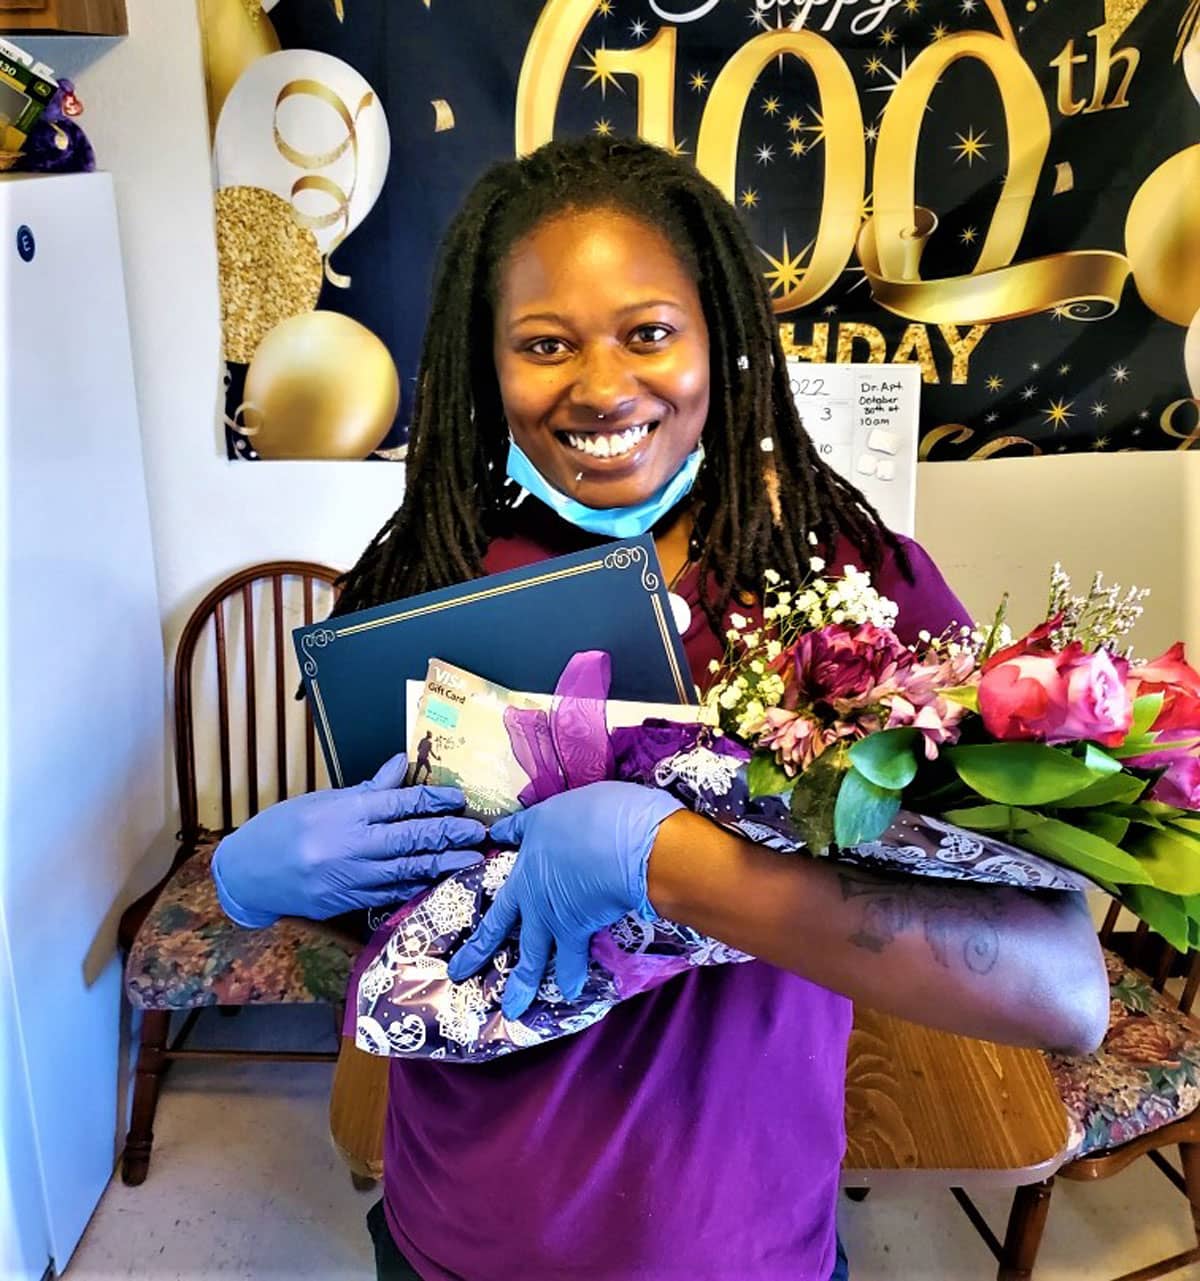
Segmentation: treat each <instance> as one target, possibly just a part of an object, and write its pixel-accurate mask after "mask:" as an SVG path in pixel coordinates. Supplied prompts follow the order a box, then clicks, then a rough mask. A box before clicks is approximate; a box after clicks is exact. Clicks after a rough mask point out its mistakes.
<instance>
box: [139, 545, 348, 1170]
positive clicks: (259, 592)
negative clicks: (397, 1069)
mask: <svg viewBox="0 0 1200 1281" xmlns="http://www.w3.org/2000/svg"><path fill="white" fill-rule="evenodd" d="M335 577H336V571H335V570H332V569H330V568H328V567H327V566H324V565H317V564H311V563H308V562H301V561H275V562H271V563H269V564H261V565H252V566H250V567H249V568H247V569H244V570H242V571H240V572H239V573H236V574H233V575H231V576H230V577H229V578H227V579H225V581H224V582H222V583H220V584H218V586H216V587H215V588H213V590H212V591H211V592H209V593H208V595H207V596H206V597H205V598H204V599H203V600H202V601H201V602H200V604H199V605H198V606H197V607H196V609H195V611H194V612H193V613H192V615H191V617H190V618H189V619H188V622H187V625H186V626H185V627H184V630H183V634H182V636H181V638H180V641H179V648H178V652H177V654H176V658H175V771H176V777H177V781H178V787H179V810H180V831H179V847H178V851H177V853H176V855H175V858H174V861H173V862H172V865H171V868H170V871H169V872H168V873H167V875H166V876H165V877H164V878H163V879H162V880H161V881H160V882H159V883H158V884H157V885H156V886H155V887H154V888H153V889H152V890H150V891H149V892H148V893H147V894H145V895H143V896H142V897H141V898H140V899H138V900H137V902H135V903H134V904H132V905H131V906H130V907H129V908H128V909H127V910H126V912H125V913H124V915H123V917H122V919H121V924H120V928H119V939H120V942H121V946H122V948H123V949H124V950H125V951H126V953H127V960H126V967H125V991H126V994H127V996H128V998H129V1000H130V1002H131V1003H132V1004H133V1005H135V1006H138V1007H140V1008H141V1009H142V1010H143V1012H144V1013H143V1020H142V1030H141V1042H140V1046H139V1049H138V1058H137V1069H136V1075H135V1084H134V1096H133V1115H132V1121H131V1124H130V1127H129V1133H128V1136H127V1138H126V1142H125V1151H124V1156H123V1160H122V1166H121V1175H122V1178H123V1179H124V1181H125V1182H126V1183H127V1184H131V1185H136V1184H140V1183H142V1182H143V1181H144V1180H145V1178H146V1174H147V1171H148V1168H149V1163H150V1152H151V1148H152V1145H153V1142H154V1113H155V1109H156V1107H157V1103H158V1094H159V1088H160V1086H161V1084H162V1081H163V1077H164V1076H165V1074H166V1071H167V1068H168V1067H169V1066H170V1064H171V1063H172V1062H174V1061H175V1060H178V1059H189V1058H190V1059H200V1058H204V1059H235V1060H236V1059H242V1060H247V1059H260V1060H261V1059H267V1060H273V1061H283V1062H329V1061H333V1060H335V1059H336V1058H337V1054H336V1053H335V1052H333V1051H265V1050H232V1049H231V1050H219V1049H187V1048H185V1047H184V1043H185V1041H186V1040H187V1037H188V1035H189V1033H190V1032H191V1030H192V1028H193V1027H194V1025H195V1023H196V1020H197V1019H198V1018H199V1016H200V1013H201V1011H202V1010H203V1009H205V1008H206V1007H209V1006H218V1007H221V1010H222V1012H223V1013H236V1012H237V1010H238V1009H239V1008H240V1007H242V1006H244V1005H254V1004H292V1003H315V1002H323V1003H328V1004H330V1005H332V1006H333V1007H334V1010H335V1018H336V1019H337V1027H338V1031H339V1032H340V1024H341V1004H342V1002H343V1001H344V999H345V991H346V983H347V979H348V977H349V972H350V968H351V966H352V964H353V961H354V958H355V956H356V955H357V954H358V952H359V950H360V948H361V936H360V933H359V931H358V930H357V929H356V928H355V926H356V924H357V923H356V922H353V921H351V919H350V918H339V919H338V920H336V921H330V922H320V923H318V922H315V921H307V920H300V919H297V918H285V919H283V920H281V921H278V922H277V923H276V924H275V925H273V926H270V927H269V928H267V929H263V930H243V929H240V928H239V927H238V926H236V925H234V924H233V923H232V922H230V921H229V920H228V918H227V917H226V916H225V914H224V913H223V912H222V910H221V907H220V905H219V903H218V901H217V897H216V892H215V890H214V888H213V884H212V877H211V875H210V873H209V864H210V863H211V861H212V855H213V852H214V850H215V848H216V844H217V842H218V841H219V840H220V839H221V837H222V836H223V835H225V834H226V833H228V832H231V831H232V830H233V829H234V827H235V826H236V823H235V817H236V816H237V815H238V814H239V813H240V814H243V815H244V817H250V816H252V815H254V814H256V813H257V812H258V810H259V807H260V799H261V797H262V795H263V792H264V790H266V788H264V787H262V786H260V779H265V780H266V782H267V784H268V785H269V784H270V782H271V780H270V775H271V774H272V773H273V774H274V780H273V782H274V786H273V789H272V790H273V792H274V799H279V800H282V799H283V798H284V797H286V796H287V795H288V794H289V790H291V791H292V792H297V791H312V790H313V789H314V788H315V787H316V786H317V781H318V776H317V763H318V762H317V754H316V743H315V736H314V732H313V723H312V717H311V714H310V712H309V710H308V706H307V703H303V704H301V703H299V702H297V701H296V699H295V693H296V690H297V688H298V685H299V674H298V668H297V664H296V660H295V656H294V651H293V649H292V645H291V635H290V633H291V629H292V627H294V626H298V625H299V624H300V623H301V622H305V623H309V622H312V621H313V619H314V617H316V616H317V607H318V603H319V605H320V609H321V613H322V615H323V614H324V613H327V612H328V606H329V604H330V603H331V601H332V588H331V585H332V583H333V580H334V578H335ZM317 593H320V594H321V596H322V597H325V598H328V599H322V600H321V601H320V602H318V601H317V599H316V596H317ZM297 597H299V601H298V602H297V599H296V598H297ZM210 632H211V634H212V637H213V643H214V649H213V651H212V652H211V653H212V657H213V659H214V660H215V669H214V668H209V667H207V666H206V664H205V662H204V661H202V660H204V659H205V658H206V654H205V651H204V650H202V649H201V645H200V642H201V641H202V640H203V638H204V637H205V636H206V635H207V634H208V633H210ZM238 632H240V636H239V635H238ZM239 667H240V669H241V679H240V681H234V682H231V671H232V673H233V675H234V676H236V675H237V669H238V668H239ZM200 669H203V670H200ZM260 672H264V673H265V678H264V679H263V680H262V682H261V684H260V681H259V674H260ZM198 676H206V677H208V684H209V685H210V686H211V685H212V684H215V698H212V699H206V700H205V702H206V703H207V702H211V703H213V704H214V706H212V707H211V709H210V708H209V707H207V706H206V707H205V708H204V712H203V714H201V715H199V716H198V715H197V712H196V708H197V699H196V697H195V694H194V687H195V686H196V684H197V678H198ZM231 683H234V684H240V689H241V695H242V697H241V702H240V707H239V706H238V705H235V703H234V700H233V697H232V696H231V692H230V686H231ZM272 695H273V697H272ZM262 707H269V708H270V709H271V711H270V715H269V717H266V718H265V719H268V720H269V726H268V728H267V732H266V734H264V736H263V741H262V742H261V744H260V740H259V719H260V708H262ZM239 710H240V714H241V715H240V720H241V722H242V726H244V731H243V732H244V737H243V733H239V732H238V730H239V726H238V720H239V717H238V715H237V713H238V712H239ZM198 728H204V729H207V730H208V731H209V733H208V735H207V737H206V738H205V739H204V740H203V742H204V746H205V747H214V746H215V749H216V750H215V751H214V752H210V753H209V754H208V756H207V757H206V758H205V762H204V763H205V764H209V763H211V764H212V766H213V767H214V769H215V772H216V773H217V780H216V781H215V785H214V790H215V791H216V792H218V793H219V796H217V797H215V798H213V797H211V796H207V797H206V799H207V800H208V802H209V808H210V809H211V811H212V813H213V819H214V821H213V822H212V823H210V824H208V825H206V824H205V823H204V822H202V820H201V794H200V792H201V789H200V788H199V787H198V784H197V779H198V769H199V767H200V764H201V762H200V761H199V760H198V754H197V745H198V737H199V736H198V734H197V729H198ZM272 729H273V737H274V743H273V744H272V743H271V742H270V738H271V732H272ZM301 737H302V740H303V769H302V770H301V765H300V754H299V751H298V750H296V751H291V750H289V749H290V748H292V747H293V746H294V744H295V742H296V740H297V739H298V738H301ZM260 748H261V750H260ZM239 757H240V760H239V759H238V758H239ZM235 767H236V768H235ZM243 780H244V788H243V786H242V783H243ZM214 800H216V801H218V802H219V805H218V804H213V801H214ZM218 815H219V817H217V816H218ZM180 1010H186V1011H188V1014H187V1017H186V1018H185V1020H184V1021H183V1024H182V1026H181V1027H180V1029H179V1032H178V1034H177V1035H176V1036H175V1037H174V1039H172V1040H171V1041H170V1044H168V1036H169V1030H170V1022H171V1015H172V1013H173V1012H174V1011H180Z"/></svg>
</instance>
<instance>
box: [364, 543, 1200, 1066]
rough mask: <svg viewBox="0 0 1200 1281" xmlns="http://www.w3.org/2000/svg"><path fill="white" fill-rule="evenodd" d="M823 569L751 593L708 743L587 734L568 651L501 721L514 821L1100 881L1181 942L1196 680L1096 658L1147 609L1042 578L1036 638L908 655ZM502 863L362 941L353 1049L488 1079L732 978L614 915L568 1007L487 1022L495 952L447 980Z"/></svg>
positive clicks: (937, 871)
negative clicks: (677, 822)
mask: <svg viewBox="0 0 1200 1281" xmlns="http://www.w3.org/2000/svg"><path fill="white" fill-rule="evenodd" d="M824 569H825V566H824V564H823V562H822V561H821V560H820V559H819V558H815V557H814V559H813V560H812V562H811V574H810V576H809V577H808V578H807V579H806V580H805V581H804V582H803V583H801V584H799V585H797V586H795V587H791V586H789V585H787V584H785V583H783V582H781V581H780V579H779V577H778V576H777V575H774V574H770V575H768V581H767V583H766V585H765V591H764V594H763V608H762V610H761V613H760V616H759V617H758V618H757V619H756V620H755V621H753V622H752V621H751V620H749V619H747V618H743V617H740V616H738V615H736V614H735V615H733V616H732V617H731V620H730V621H731V624H732V626H731V627H730V630H729V633H728V635H727V642H728V644H727V651H726V657H725V660H724V662H721V661H717V662H715V663H714V665H713V670H712V672H711V675H712V677H713V684H712V686H711V688H710V690H709V694H708V699H707V701H708V703H709V705H710V706H709V711H710V712H715V716H716V719H717V720H718V722H719V728H717V727H714V726H713V724H711V723H707V724H704V723H700V721H699V719H697V721H696V722H682V723H681V722H678V721H666V720H662V719H649V720H645V721H643V722H641V723H640V724H632V725H628V724H627V725H624V726H618V727H616V728H612V729H610V728H609V721H610V720H611V718H607V719H606V707H607V704H606V703H605V701H604V695H605V694H606V692H607V671H608V668H607V661H608V660H607V655H604V654H599V653H585V654H580V655H577V656H576V658H575V659H574V660H573V661H572V663H571V664H570V665H569V666H568V669H567V670H566V672H564V674H563V679H562V681H561V682H560V686H559V690H558V694H557V696H556V698H555V699H554V701H553V704H552V705H551V706H550V707H549V708H548V709H547V708H544V707H541V708H539V707H533V706H528V705H527V706H521V707H517V706H509V707H508V708H507V709H506V710H505V711H504V713H503V725H504V731H505V733H506V734H507V740H508V749H507V750H511V754H512V757H513V758H514V760H515V761H516V762H517V763H518V764H519V766H520V767H521V770H522V771H524V775H525V776H527V777H528V779H529V785H528V787H526V788H525V789H524V790H523V791H522V792H521V798H520V803H522V804H531V803H536V801H538V800H541V799H544V798H545V797H546V796H549V795H553V794H554V793H555V792H558V791H561V790H563V789H564V788H568V787H572V786H581V785H584V784H586V783H589V782H594V781H596V779H597V778H600V777H607V778H619V779H624V780H627V781H632V782H638V783H641V784H644V785H649V786H655V787H663V788H668V789H669V790H671V791H672V793H673V794H675V795H676V796H678V797H679V798H680V799H681V800H683V801H684V802H685V803H686V804H688V805H689V806H690V807H691V808H692V809H694V810H695V811H697V812H698V813H701V814H704V815H705V816H707V817H709V818H711V819H712V820H713V821H715V822H717V823H720V824H721V825H723V826H725V827H726V828H728V829H730V830H733V831H735V832H737V833H739V834H740V835H742V836H744V837H746V838H747V839H750V840H753V841H755V842H757V843H760V844H763V845H766V846H768V847H770V848H772V849H775V850H777V851H779V852H781V853H786V854H795V853H801V852H803V853H807V854H809V855H823V856H830V857H835V858H838V859H841V860H845V861H851V862H856V863H860V864H866V865H868V866H873V867H876V868H882V869H885V870H892V871H895V870H900V871H903V872H905V873H908V874H915V875H922V876H937V877H942V878H950V879H960V880H975V881H994V882H1001V883H1008V884H1016V885H1021V886H1024V887H1027V888H1030V889H1035V890H1036V889H1057V890H1063V889H1066V890H1076V891H1078V890H1084V889H1087V888H1089V887H1091V885H1092V884H1098V885H1101V886H1102V887H1103V888H1105V889H1107V890H1109V891H1110V892H1111V893H1113V894H1115V895H1116V896H1117V897H1119V898H1120V899H1121V901H1122V902H1124V903H1125V904H1126V905H1127V906H1129V907H1130V908H1131V909H1132V910H1133V911H1134V912H1136V913H1137V914H1138V915H1139V916H1141V917H1142V918H1143V919H1145V920H1147V921H1148V922H1149V923H1150V924H1151V925H1153V926H1154V928H1156V929H1158V930H1159V931H1160V932H1161V933H1163V934H1164V935H1165V936H1166V937H1167V938H1168V939H1169V940H1170V941H1171V942H1172V943H1174V944H1175V945H1176V946H1178V947H1181V948H1183V947H1186V946H1188V944H1189V942H1190V943H1193V944H1194V943H1195V942H1196V941H1197V939H1198V938H1200V926H1198V922H1200V814H1197V813H1196V812H1195V811H1196V810H1197V809H1200V750H1198V748H1200V675H1198V674H1197V673H1196V672H1195V671H1194V670H1193V669H1192V668H1190V667H1189V666H1188V665H1187V663H1186V662H1185V661H1184V656H1183V651H1182V647H1181V646H1179V645H1176V646H1173V647H1172V648H1171V649H1170V650H1168V651H1167V652H1166V653H1165V654H1164V655H1162V656H1161V657H1160V658H1158V659H1156V660H1155V661H1153V662H1151V663H1137V662H1135V661H1134V660H1133V659H1132V658H1131V656H1130V655H1129V654H1128V653H1126V652H1119V651H1120V649H1121V646H1122V644H1123V641H1124V638H1125V636H1126V635H1127V633H1128V631H1129V629H1130V628H1131V627H1132V625H1133V623H1134V622H1135V621H1136V619H1137V618H1138V617H1139V616H1140V614H1141V612H1142V600H1143V599H1144V597H1145V593H1144V592H1139V591H1136V590H1133V591H1130V592H1128V593H1126V594H1124V595H1122V594H1121V593H1120V591H1119V589H1117V588H1105V587H1104V586H1103V584H1102V582H1101V580H1100V578H1099V577H1097V578H1096V579H1095V580H1094V581H1093V583H1092V585H1091V588H1090V590H1089V591H1088V593H1087V594H1086V595H1085V596H1083V597H1075V596H1073V595H1072V594H1071V585H1070V582H1069V580H1068V579H1067V577H1066V575H1065V574H1063V572H1062V571H1061V569H1059V568H1058V567H1056V568H1055V572H1054V575H1053V577H1052V581H1051V594H1050V603H1049V609H1048V611H1047V614H1048V616H1047V619H1046V621H1045V622H1044V623H1042V624H1041V625H1040V626H1038V627H1036V628H1035V629H1034V630H1033V631H1032V632H1030V633H1029V634H1028V635H1027V636H1025V637H1023V638H1022V639H1021V640H1019V641H1016V642H1014V641H1013V639H1012V637H1011V634H1010V633H1009V631H1008V629H1007V627H1006V625H1005V623H1004V618H1003V614H1004V609H1003V607H1002V608H1001V610H999V611H998V612H997V615H996V618H995V619H994V620H993V622H992V624H991V625H990V626H989V627H987V628H983V629H969V628H968V629H960V630H958V631H957V632H955V633H953V634H947V635H944V636H938V637H934V636H929V635H927V634H924V633H922V634H921V635H920V637H919V639H918V641H917V643H915V644H913V645H905V644H903V643H902V642H901V641H900V639H899V638H898V637H897V635H896V633H895V632H894V631H893V630H892V623H893V622H894V621H895V616H896V606H895V605H894V604H893V603H892V602H890V601H888V600H886V599H885V598H883V597H881V596H880V595H879V594H878V593H877V592H876V591H875V590H874V588H873V587H872V586H871V583H870V579H869V576H868V575H866V574H864V573H862V572H861V571H859V570H857V569H854V568H853V567H850V566H847V567H845V568H844V571H843V574H842V575H841V576H840V577H836V578H834V577H829V576H825V575H824V573H823V571H824ZM712 720H713V716H712V715H709V717H708V721H709V722H711V721H712ZM469 768H476V766H475V765H472V766H470V767H469ZM461 781H462V782H463V784H464V785H467V784H469V782H470V780H469V779H466V778H463V779H462V780H461ZM468 790H469V788H468ZM515 858H516V855H515V852H514V851H511V850H508V851H491V852H490V853H489V855H488V857H487V859H486V861H485V863H484V864H483V865H482V866H481V867H479V868H472V869H468V870H467V871H464V872H459V873H456V874H455V875H454V876H452V877H450V878H447V879H446V880H444V881H443V882H441V883H440V884H439V885H437V886H436V887H434V888H433V889H432V890H430V891H429V892H427V893H426V894H423V895H421V896H419V897H417V898H415V899H413V900H412V901H411V902H409V903H407V904H405V905H404V906H403V907H401V908H400V909H399V910H398V911H396V912H394V913H393V914H392V915H391V916H389V917H388V918H387V919H386V920H385V921H384V923H383V925H382V926H381V928H380V929H379V930H378V931H377V932H376V936H375V939H374V940H373V942H372V945H370V946H369V947H368V948H367V949H366V951H365V952H364V954H363V956H362V958H360V964H359V967H358V969H357V970H356V985H355V988H354V990H355V992H356V997H357V999H356V1002H355V1003H353V1004H351V1005H350V1006H349V1007H348V1019H347V1033H348V1034H350V1032H353V1033H354V1034H355V1035H356V1039H357V1042H358V1044H359V1045H360V1047H361V1048H364V1049H368V1050H370V1051H372V1052H374V1053H377V1054H385V1055H405V1056H418V1057H425V1058H432V1059H446V1060H451V1061H459V1062H474V1061H480V1060H484V1059H489V1058H492V1057H496V1056H497V1055H500V1054H507V1053H512V1052H513V1051H515V1050H519V1049H522V1048H524V1047H526V1046H531V1045H537V1044H541V1043H543V1042H545V1041H547V1040H551V1039H554V1038H556V1037H559V1036H564V1035H570V1034H571V1033H573V1032H577V1031H581V1030H582V1029H584V1028H586V1027H588V1026H591V1025H592V1024H593V1023H595V1022H596V1021H597V1020H598V1019H600V1018H603V1017H604V1015H605V1014H606V1013H607V1012H608V1011H609V1010H610V1009H611V1008H612V1007H613V1005H615V1004H616V1003H617V1002H619V1001H622V1000H625V999H628V998H629V997H630V996H632V995H635V994H636V993H638V992H642V991H645V990H647V989H648V988H652V987H656V986H659V985H660V984H662V983H665V982H667V981H668V980H669V979H671V978H673V977H675V976H676V975H679V974H681V973H685V972H687V971H689V970H691V969H693V968H695V967H697V966H703V965H711V964H728V963H737V962H743V961H747V960H750V959H752V958H750V957H748V956H746V955H745V954H743V953H740V952H736V951H734V950H733V949H731V948H729V947H727V946H725V945H724V944H722V943H720V942H718V941H716V940H713V939H709V938H705V937H704V936H702V935H700V934H699V933H698V932H696V931H695V930H692V929H690V928H688V927H686V926H681V925H678V924H675V923H673V922H669V921H664V920H655V921H645V920H642V919H641V918H638V917H632V916H631V917H626V918H624V919H623V920H621V921H619V922H617V923H616V924H614V925H613V926H611V927H609V928H608V929H607V930H604V931H601V933H600V934H598V935H596V937H595V939H594V940H593V944H592V956H591V961H592V964H591V967H590V970H589V977H588V982H587V985H586V986H585V988H584V991H583V993H582V994H581V996H580V998H579V999H578V1000H577V1001H574V1002H567V1001H565V1000H564V998H563V997H562V994H561V993H560V992H558V991H557V989H556V987H555V984H554V982H553V980H552V979H549V978H548V979H547V980H546V981H545V983H544V984H543V986H542V989H541V991H540V992H539V995H538V999H537V1000H536V1001H535V1002H534V1004H533V1005H532V1006H531V1007H530V1009H529V1011H528V1012H527V1013H526V1014H525V1015H524V1016H523V1017H522V1018H521V1019H520V1020H519V1021H511V1020H506V1019H505V1018H504V1016H503V1014H502V1013H501V1010H500V995H501V993H502V991H503V987H504V983H505V980H506V976H507V974H508V972H509V970H510V969H511V968H512V966H513V964H514V963H515V959H516V954H517V944H516V941H515V939H510V940H509V941H508V942H507V943H506V945H505V946H504V947H503V948H501V949H500V951H499V952H498V953H497V954H496V956H495V958H494V960H493V964H492V967H491V969H490V970H489V971H488V972H486V973H485V974H483V975H477V976H475V977H473V978H471V979H468V980H467V981H466V982H464V983H458V984H455V983H453V982H451V981H450V979H449V977H448V975H447V973H446V962H447V960H448V958H449V956H450V955H452V954H453V952H454V951H455V950H456V948H457V947H458V946H459V945H460V944H461V943H462V941H463V940H464V939H465V937H466V935H467V933H469V932H470V930H472V929H473V928H474V927H475V925H476V924H478V922H479V920H480V918H481V916H482V914H483V913H484V911H486V909H487V906H488V902H489V900H490V899H491V898H492V897H493V896H494V895H495V893H496V892H497V891H498V890H499V888H500V886H501V885H503V883H504V880H505V878H506V877H507V875H508V872H509V871H510V869H511V867H512V865H513V862H514V860H515Z"/></svg>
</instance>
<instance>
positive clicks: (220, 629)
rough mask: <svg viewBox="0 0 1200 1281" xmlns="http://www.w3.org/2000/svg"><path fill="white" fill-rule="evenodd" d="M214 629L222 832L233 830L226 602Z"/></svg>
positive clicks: (219, 607) (215, 615)
mask: <svg viewBox="0 0 1200 1281" xmlns="http://www.w3.org/2000/svg"><path fill="white" fill-rule="evenodd" d="M213 627H214V634H215V637H216V644H217V716H218V718H219V727H220V744H221V831H222V832H229V831H232V830H233V788H232V785H231V782H230V766H229V755H230V752H229V664H228V660H227V657H226V654H225V602H224V601H220V600H219V601H217V603H216V606H215V607H214V609H213Z"/></svg>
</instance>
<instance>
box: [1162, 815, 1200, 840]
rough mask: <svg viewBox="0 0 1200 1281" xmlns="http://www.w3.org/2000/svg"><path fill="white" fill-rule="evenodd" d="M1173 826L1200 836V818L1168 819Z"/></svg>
mask: <svg viewBox="0 0 1200 1281" xmlns="http://www.w3.org/2000/svg"><path fill="white" fill-rule="evenodd" d="M1167 821H1168V822H1169V823H1170V824H1171V826H1172V827H1177V828H1179V830H1180V831H1181V832H1187V833H1189V834H1190V835H1192V836H1200V818H1172V819H1168V820H1167Z"/></svg>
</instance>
